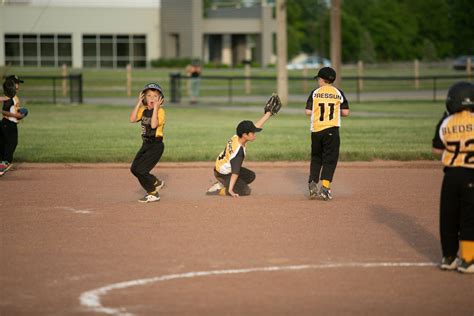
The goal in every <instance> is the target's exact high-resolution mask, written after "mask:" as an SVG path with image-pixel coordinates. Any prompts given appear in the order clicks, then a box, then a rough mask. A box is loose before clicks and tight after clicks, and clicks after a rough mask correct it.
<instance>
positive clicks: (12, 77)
mask: <svg viewBox="0 0 474 316" xmlns="http://www.w3.org/2000/svg"><path fill="white" fill-rule="evenodd" d="M5 80H13V81H15V83H24V81H23V80H20V78H18V76H16V75H10V76H8V77H6V78H5Z"/></svg>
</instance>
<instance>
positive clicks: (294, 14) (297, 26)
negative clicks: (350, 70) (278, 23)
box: [286, 0, 329, 58]
mask: <svg viewBox="0 0 474 316" xmlns="http://www.w3.org/2000/svg"><path fill="white" fill-rule="evenodd" d="M286 8H287V11H286V14H287V25H288V56H289V57H290V58H291V57H293V56H295V55H296V54H298V53H300V52H305V53H307V54H315V53H316V54H319V55H322V56H327V55H326V54H327V51H328V49H327V46H326V45H327V44H326V43H325V42H327V40H328V38H327V35H326V34H327V32H324V34H322V32H321V30H326V31H329V28H328V27H326V25H324V24H325V23H329V19H328V7H327V3H326V1H324V0H294V1H293V0H291V1H287V2H286Z"/></svg>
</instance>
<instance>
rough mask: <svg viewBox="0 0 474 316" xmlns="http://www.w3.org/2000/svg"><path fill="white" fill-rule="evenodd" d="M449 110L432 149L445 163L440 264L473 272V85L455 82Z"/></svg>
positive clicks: (440, 220) (440, 226)
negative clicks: (441, 255)
mask: <svg viewBox="0 0 474 316" xmlns="http://www.w3.org/2000/svg"><path fill="white" fill-rule="evenodd" d="M446 110H447V112H446V114H447V115H444V116H443V118H442V119H441V121H440V122H439V123H438V125H437V127H436V131H435V136H434V138H433V153H435V154H438V155H440V154H441V155H442V156H441V161H442V162H443V165H444V178H443V184H442V187H441V201H440V217H439V224H440V225H439V228H440V234H441V249H442V254H443V257H442V259H441V264H440V268H441V269H443V270H456V269H457V270H458V271H460V272H462V273H474V85H473V84H472V83H469V82H458V83H456V84H454V85H453V86H452V87H451V88H450V89H449V91H448V96H447V99H446ZM459 248H460V249H459ZM459 250H461V251H460V257H461V258H460V259H459V258H458V251H459Z"/></svg>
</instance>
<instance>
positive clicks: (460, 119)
mask: <svg viewBox="0 0 474 316" xmlns="http://www.w3.org/2000/svg"><path fill="white" fill-rule="evenodd" d="M438 126H439V127H438V130H437V131H436V135H435V137H434V139H433V147H434V148H438V149H444V151H443V156H442V158H441V161H442V162H443V164H444V165H445V166H446V167H463V168H474V112H471V111H469V110H465V111H462V112H458V113H454V114H452V115H449V116H446V117H444V118H443V119H442V122H441V124H439V125H438Z"/></svg>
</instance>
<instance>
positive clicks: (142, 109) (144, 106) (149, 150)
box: [130, 83, 165, 203]
mask: <svg viewBox="0 0 474 316" xmlns="http://www.w3.org/2000/svg"><path fill="white" fill-rule="evenodd" d="M163 102H164V95H163V90H162V89H161V87H160V86H159V85H158V84H156V83H149V84H147V85H146V86H145V87H144V88H143V89H142V91H141V92H140V95H139V97H138V100H137V104H136V105H135V107H134V108H133V110H132V112H131V113H130V122H131V123H136V122H141V127H142V128H141V135H142V141H143V143H142V146H141V148H140V150H138V152H137V154H136V156H135V159H134V160H133V162H132V166H131V168H130V170H131V172H132V173H133V175H134V176H135V177H137V178H138V181H139V182H140V184H141V186H142V187H143V189H145V191H146V192H147V193H146V194H145V196H144V197H143V198H141V199H139V200H138V201H139V202H143V203H148V202H156V201H159V200H160V195H159V193H158V191H159V190H160V189H162V188H163V186H164V185H165V182H164V181H163V180H160V179H158V178H157V177H155V176H154V175H152V174H151V173H150V171H151V170H152V169H153V168H154V167H155V166H156V164H157V163H158V162H159V161H160V159H161V156H162V155H163V151H164V149H165V145H164V144H163V129H164V126H165V110H164V109H163V107H162V105H163Z"/></svg>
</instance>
